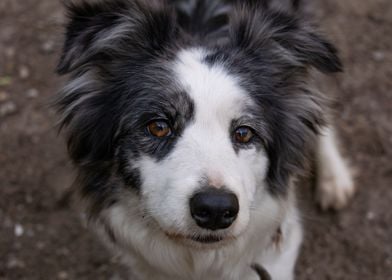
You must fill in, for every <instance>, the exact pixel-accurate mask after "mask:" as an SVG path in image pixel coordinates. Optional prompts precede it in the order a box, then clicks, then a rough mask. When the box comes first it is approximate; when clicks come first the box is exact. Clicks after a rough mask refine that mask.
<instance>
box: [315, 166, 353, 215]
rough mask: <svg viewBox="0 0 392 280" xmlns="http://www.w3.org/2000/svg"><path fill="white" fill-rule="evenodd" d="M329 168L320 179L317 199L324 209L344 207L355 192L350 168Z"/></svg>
mask: <svg viewBox="0 0 392 280" xmlns="http://www.w3.org/2000/svg"><path fill="white" fill-rule="evenodd" d="M332 169H333V170H329V171H330V172H324V174H321V176H320V177H319V179H318V186H317V200H318V203H319V204H320V207H321V208H322V209H323V210H328V209H333V210H340V209H342V208H344V207H345V206H346V205H347V204H348V202H349V200H350V199H351V197H352V196H353V195H354V193H355V185H354V181H353V178H352V174H351V173H350V171H349V170H348V168H342V169H336V168H332Z"/></svg>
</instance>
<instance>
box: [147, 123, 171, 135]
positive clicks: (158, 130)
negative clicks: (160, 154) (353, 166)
mask: <svg viewBox="0 0 392 280" xmlns="http://www.w3.org/2000/svg"><path fill="white" fill-rule="evenodd" d="M147 129H148V132H149V133H150V134H151V135H153V136H155V137H158V138H163V137H167V136H170V135H171V133H172V130H171V128H170V126H169V124H168V123H167V122H165V121H152V122H150V123H149V124H148V126H147Z"/></svg>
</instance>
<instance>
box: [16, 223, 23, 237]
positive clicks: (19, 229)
mask: <svg viewBox="0 0 392 280" xmlns="http://www.w3.org/2000/svg"><path fill="white" fill-rule="evenodd" d="M14 233H15V236H17V237H21V236H22V235H23V233H24V228H23V226H22V225H21V224H16V225H15V227H14Z"/></svg>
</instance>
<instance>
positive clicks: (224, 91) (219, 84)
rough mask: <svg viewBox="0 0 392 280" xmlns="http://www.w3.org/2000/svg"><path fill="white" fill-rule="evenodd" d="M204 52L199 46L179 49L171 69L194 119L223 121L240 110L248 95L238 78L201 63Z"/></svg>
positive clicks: (221, 67)
mask: <svg viewBox="0 0 392 280" xmlns="http://www.w3.org/2000/svg"><path fill="white" fill-rule="evenodd" d="M205 55H206V52H205V51H203V50H201V49H189V50H183V51H182V52H180V53H179V55H178V58H177V60H176V61H175V66H174V71H175V73H176V75H177V78H178V80H179V82H180V83H181V85H182V86H183V87H184V88H185V90H186V92H187V94H188V95H189V96H190V97H191V98H192V99H193V101H194V103H195V109H196V111H195V119H196V122H197V121H209V122H210V121H212V120H217V121H219V122H220V124H221V125H222V124H226V122H228V121H231V120H232V119H233V118H236V117H240V116H241V114H243V113H244V111H243V109H244V105H245V104H246V103H248V102H249V100H248V96H247V94H246V93H245V92H244V90H243V89H242V88H241V87H240V85H239V80H238V78H237V77H235V76H233V75H230V74H229V73H228V72H227V71H226V69H224V67H223V66H221V65H208V64H207V63H206V62H203V59H204V57H205ZM222 122H223V123H222Z"/></svg>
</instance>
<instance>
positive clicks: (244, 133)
mask: <svg viewBox="0 0 392 280" xmlns="http://www.w3.org/2000/svg"><path fill="white" fill-rule="evenodd" d="M234 137H235V140H236V141H237V142H238V143H241V144H246V143H249V141H250V140H252V138H253V131H252V129H251V128H249V127H246V126H241V127H239V128H237V129H236V130H235V132H234Z"/></svg>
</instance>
